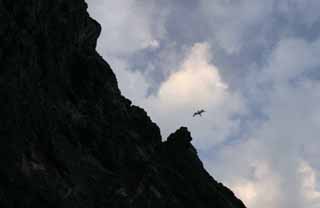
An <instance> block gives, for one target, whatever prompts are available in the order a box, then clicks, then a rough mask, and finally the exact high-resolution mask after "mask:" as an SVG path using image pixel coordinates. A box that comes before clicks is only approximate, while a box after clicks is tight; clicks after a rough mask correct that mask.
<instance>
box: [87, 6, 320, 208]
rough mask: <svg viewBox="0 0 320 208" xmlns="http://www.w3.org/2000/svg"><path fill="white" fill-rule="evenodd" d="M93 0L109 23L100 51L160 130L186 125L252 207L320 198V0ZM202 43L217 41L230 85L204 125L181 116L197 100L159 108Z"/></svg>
mask: <svg viewBox="0 0 320 208" xmlns="http://www.w3.org/2000/svg"><path fill="white" fill-rule="evenodd" d="M88 3H89V7H91V9H90V12H91V13H92V15H93V16H95V17H96V18H97V19H98V20H99V22H101V23H102V24H103V27H104V28H105V30H104V31H103V35H102V37H101V39H100V41H99V50H100V52H101V53H102V54H103V55H104V56H105V58H106V59H107V60H108V61H109V62H111V65H112V66H113V68H114V69H115V72H116V74H117V75H118V79H119V83H120V86H121V88H122V91H123V93H124V94H125V95H127V96H129V97H130V98H131V99H133V101H134V102H135V103H138V104H141V105H142V106H143V107H145V108H147V109H148V110H149V112H150V114H151V117H153V118H156V120H157V121H158V122H159V123H160V125H161V126H160V127H162V129H164V130H163V131H166V132H169V131H171V130H172V129H170V128H176V127H178V126H179V125H181V124H187V125H189V126H190V128H191V130H192V131H193V132H194V137H195V138H194V139H195V144H196V145H197V147H198V148H200V149H201V151H200V154H201V156H202V158H203V159H205V160H206V166H207V167H208V168H209V169H210V171H211V172H212V173H213V174H214V175H216V176H217V178H218V179H219V180H222V181H223V182H225V183H227V184H228V185H229V186H231V187H233V188H234V190H236V192H237V193H238V194H239V195H240V196H241V197H243V199H244V200H246V202H247V203H249V205H250V207H251V208H256V207H259V208H265V207H274V208H300V207H311V208H317V207H319V206H320V193H319V188H318V187H319V182H318V176H319V174H320V171H319V170H320V163H319V162H318V158H319V156H320V155H319V153H318V147H319V146H320V144H319V142H318V139H317V137H318V135H319V132H318V129H320V128H319V127H320V119H319V118H320V111H319V110H318V108H317V105H318V104H319V103H320V97H319V95H318V92H319V90H320V84H319V78H320V73H319V70H318V69H319V67H320V63H319V61H318V60H319V59H318V58H317V56H318V54H319V52H320V44H319V42H320V41H319V40H320V39H319V37H320V36H319V35H320V29H318V28H319V27H318V26H319V24H320V15H319V12H318V11H319V9H320V2H319V1H318V0H309V1H302V0H271V1H264V0H257V1H250V0H240V1H225V0H217V1H209V0H201V1H191V0H188V1H182V0H174V1H168V0H164V1H136V0H119V1H113V0H112V1H108V4H107V3H103V2H99V1H98V0H90V2H88ZM128 5H133V6H128ZM108 8H112V10H113V11H112V12H111V14H112V15H108V13H107V12H105V10H108ZM119 15H120V17H123V16H124V17H123V18H122V19H121V18H120V19H119V17H118V16H119ZM153 40H155V41H158V43H159V45H157V44H155V43H156V42H153ZM198 42H201V43H205V44H207V45H208V46H209V49H210V51H209V52H208V54H210V57H209V58H208V59H202V60H205V61H204V62H206V63H207V64H208V65H209V66H212V67H211V69H212V70H213V71H215V70H216V71H217V72H218V74H219V77H220V78H221V81H222V83H224V84H225V85H227V86H228V87H229V88H228V90H227V96H226V98H227V99H226V100H225V101H226V102H225V103H224V104H226V105H217V106H215V105H214V104H212V102H208V103H206V104H208V105H210V106H206V107H208V109H209V110H210V111H211V113H209V114H207V115H206V116H208V117H206V118H205V119H207V120H206V121H208V122H207V123H208V125H203V126H204V128H201V127H200V124H195V123H192V122H194V121H193V120H189V118H188V117H184V115H189V114H190V111H192V110H193V108H197V107H198V106H193V105H196V104H194V103H192V102H191V103H189V104H188V105H186V108H182V109H180V110H176V111H175V112H172V114H171V116H172V117H173V119H169V120H168V118H166V117H165V116H161V115H165V114H166V113H168V108H169V109H170V108H171V107H170V105H169V104H170V102H169V101H163V96H162V97H161V95H160V94H161V89H162V90H163V86H169V85H168V82H169V83H171V85H170V86H172V76H175V74H177V73H178V74H179V71H181V68H183V67H181V65H182V64H183V63H184V62H185V60H186V57H187V56H188V54H190V53H189V52H190V49H191V48H192V47H193V46H194V45H195V43H198ZM209 68H210V67H209ZM201 72H202V70H201V69H199V70H198V69H195V70H194V71H192V73H194V74H197V73H201ZM168 80H169V81H168ZM170 80H171V81H170ZM174 86H176V85H174ZM190 86H191V85H190ZM150 89H151V91H152V93H149V92H150ZM209 89H210V90H212V89H211V88H209ZM166 92H168V91H166ZM159 93H160V94H159ZM213 95H214V93H213V92H212V96H213ZM161 98H162V100H161ZM197 105H198V104H197ZM203 105H205V104H203ZM155 106H156V107H155ZM205 119H204V120H205ZM209 121H210V122H209ZM169 124H170V125H169ZM168 126H170V128H169V127H168ZM199 132H200V133H199ZM204 138H206V139H204ZM204 146H207V147H210V148H209V149H208V148H204ZM265 193H268V194H265Z"/></svg>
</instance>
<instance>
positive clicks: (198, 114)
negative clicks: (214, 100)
mask: <svg viewBox="0 0 320 208" xmlns="http://www.w3.org/2000/svg"><path fill="white" fill-rule="evenodd" d="M204 112H206V111H205V110H203V109H202V110H198V111H196V112H195V113H193V117H195V116H202V113H204Z"/></svg>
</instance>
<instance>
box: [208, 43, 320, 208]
mask: <svg viewBox="0 0 320 208" xmlns="http://www.w3.org/2000/svg"><path fill="white" fill-rule="evenodd" d="M319 49H320V45H319V43H318V41H317V40H316V41H314V42H307V41H305V40H302V39H284V40H282V41H280V42H279V44H277V47H275V48H274V50H273V52H272V53H271V55H270V57H269V59H268V62H267V63H266V65H265V67H264V68H263V69H262V70H261V71H260V73H258V74H257V73H253V74H252V75H251V76H253V77H252V78H251V79H249V80H250V82H248V83H247V85H248V88H249V87H251V88H252V91H253V92H254V93H252V94H251V95H250V96H249V97H248V98H247V99H249V100H250V101H249V102H253V103H258V102H255V100H261V99H262V100H264V103H260V106H259V109H260V110H261V113H262V114H263V115H264V119H263V120H262V121H260V123H259V125H258V126H257V125H255V126H254V128H251V129H250V130H248V131H247V132H246V135H245V137H246V138H244V139H243V142H241V143H239V144H235V145H227V146H225V147H223V148H222V149H220V150H219V153H217V154H215V155H214V156H212V157H218V159H212V158H211V159H209V160H208V161H207V166H208V167H211V170H212V172H215V173H216V174H218V175H219V177H221V178H223V179H224V181H226V182H227V183H228V184H229V185H230V187H233V188H234V190H235V191H236V192H237V194H238V195H239V196H242V197H243V200H244V201H245V202H246V204H247V205H248V206H249V207H260V208H261V207H274V208H287V207H290V208H300V207H312V208H316V207H319V205H320V195H319V190H318V188H317V187H318V184H319V182H318V179H317V174H316V173H318V172H319V163H318V162H316V161H315V158H318V157H319V156H320V155H319V153H315V152H314V151H313V150H312V149H313V147H319V145H320V142H319V140H318V135H319V128H320V120H319V119H318V118H320V111H319V109H318V108H317V107H315V105H317V103H320V97H319V95H318V92H319V90H320V83H319V81H318V80H314V77H312V76H310V73H312V72H314V70H315V69H317V68H318V66H319V65H320V62H319V61H318V59H317V58H316V54H318V50H319ZM261 97H263V98H261ZM311 152H312V154H310V153H311ZM226 164H227V165H226ZM217 165H218V166H217ZM235 169H236V170H237V174H234V170H235ZM217 170H218V171H217ZM261 170H262V172H263V174H259V172H260V173H261ZM265 193H268V195H266V194H265Z"/></svg>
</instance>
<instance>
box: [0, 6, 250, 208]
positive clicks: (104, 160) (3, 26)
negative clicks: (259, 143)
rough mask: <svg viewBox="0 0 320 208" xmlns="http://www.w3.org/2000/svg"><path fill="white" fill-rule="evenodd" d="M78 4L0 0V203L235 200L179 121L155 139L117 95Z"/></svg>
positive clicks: (214, 204) (16, 206) (95, 30)
mask: <svg viewBox="0 0 320 208" xmlns="http://www.w3.org/2000/svg"><path fill="white" fill-rule="evenodd" d="M86 10H87V5H86V4H85V2H84V1H83V0H0V101H1V102H0V207H3V208H38V207H39V208H43V207H52V208H53V207H66V208H76V207H77V208H80V207H83V208H98V207H101V208H102V207H108V208H121V207H123V208H131V207H132V208H149V207H150V208H151V207H152V208H187V207H190V208H191V207H193V208H194V207H199V208H200V207H201V208H206V207H208V208H209V207H210V208H244V207H245V206H244V205H243V203H242V202H241V201H240V200H238V199H237V198H236V197H235V196H234V194H233V193H232V192H231V191H230V190H229V189H228V188H226V187H224V186H223V185H222V184H221V183H218V182H216V181H215V180H214V179H213V178H212V177H211V176H210V175H209V174H208V173H207V172H206V171H205V169H204V168H203V165H202V163H201V161H200V160H199V158H198V156H197V152H196V150H195V148H194V147H193V146H192V144H191V143H190V141H191V136H190V133H189V132H188V130H187V129H186V128H181V129H179V130H178V131H177V132H175V133H173V134H172V135H170V136H169V138H168V140H167V141H166V142H162V141H161V140H162V139H161V136H160V131H159V128H158V126H157V125H156V124H155V123H153V122H152V121H151V120H150V118H149V117H148V116H147V114H146V112H145V111H144V110H143V109H141V108H139V107H136V106H133V105H131V102H130V101H129V100H128V99H126V98H124V97H123V96H121V93H120V91H119V89H118V86H117V81H116V77H115V75H114V73H113V72H112V70H111V69H110V67H109V65H108V64H107V63H106V62H105V61H104V60H103V59H102V58H101V56H100V55H99V54H98V53H97V52H96V50H95V47H96V41H97V38H98V36H99V34H100V31H101V28H100V25H99V24H98V23H97V22H96V21H94V20H93V19H91V18H90V17H89V15H88V13H87V11H86ZM107 31H108V28H106V32H107Z"/></svg>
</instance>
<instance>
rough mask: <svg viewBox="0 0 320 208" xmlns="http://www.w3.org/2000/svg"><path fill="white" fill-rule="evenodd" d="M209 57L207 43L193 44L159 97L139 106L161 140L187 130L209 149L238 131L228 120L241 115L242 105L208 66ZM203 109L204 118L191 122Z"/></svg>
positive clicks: (210, 65) (215, 71)
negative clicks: (151, 120)
mask: <svg viewBox="0 0 320 208" xmlns="http://www.w3.org/2000/svg"><path fill="white" fill-rule="evenodd" d="M210 56H211V54H210V52H209V47H208V45H207V44H206V43H197V44H194V45H193V47H192V48H191V49H190V51H189V53H188V54H187V55H186V57H185V59H184V60H183V61H182V63H181V64H180V67H179V68H178V69H177V70H172V71H173V73H172V74H171V75H170V76H169V78H168V79H167V80H166V81H164V82H163V83H162V84H161V86H160V89H159V91H158V93H157V94H156V95H153V96H150V97H148V98H147V99H145V100H143V101H142V102H140V103H139V104H141V105H142V106H144V107H145V108H147V109H148V112H149V113H150V115H151V117H152V118H153V119H154V120H155V121H156V122H158V124H159V125H160V127H161V130H162V134H163V136H164V137H166V136H168V134H170V133H172V132H173V131H175V130H176V129H177V128H179V127H180V126H187V127H189V128H190V130H191V131H192V134H193V136H194V138H195V141H194V142H195V143H196V144H197V146H198V147H199V148H209V147H210V146H212V145H214V144H217V143H219V142H222V141H223V140H225V139H226V138H227V136H228V135H229V134H231V133H232V132H233V131H235V130H236V129H237V128H238V123H237V122H234V120H231V119H232V116H233V113H235V112H238V113H239V112H242V110H243V109H242V108H243V105H242V101H241V99H240V97H239V96H238V95H237V94H236V93H231V92H230V91H229V89H228V86H227V84H226V83H225V82H224V81H223V80H222V78H221V76H220V74H219V69H218V68H217V67H216V66H214V65H212V64H211V63H210V58H211V57H210ZM202 108H203V109H205V110H206V111H207V112H206V113H205V114H204V116H203V117H199V118H197V117H196V118H193V117H192V114H193V112H195V111H196V110H198V109H202Z"/></svg>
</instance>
